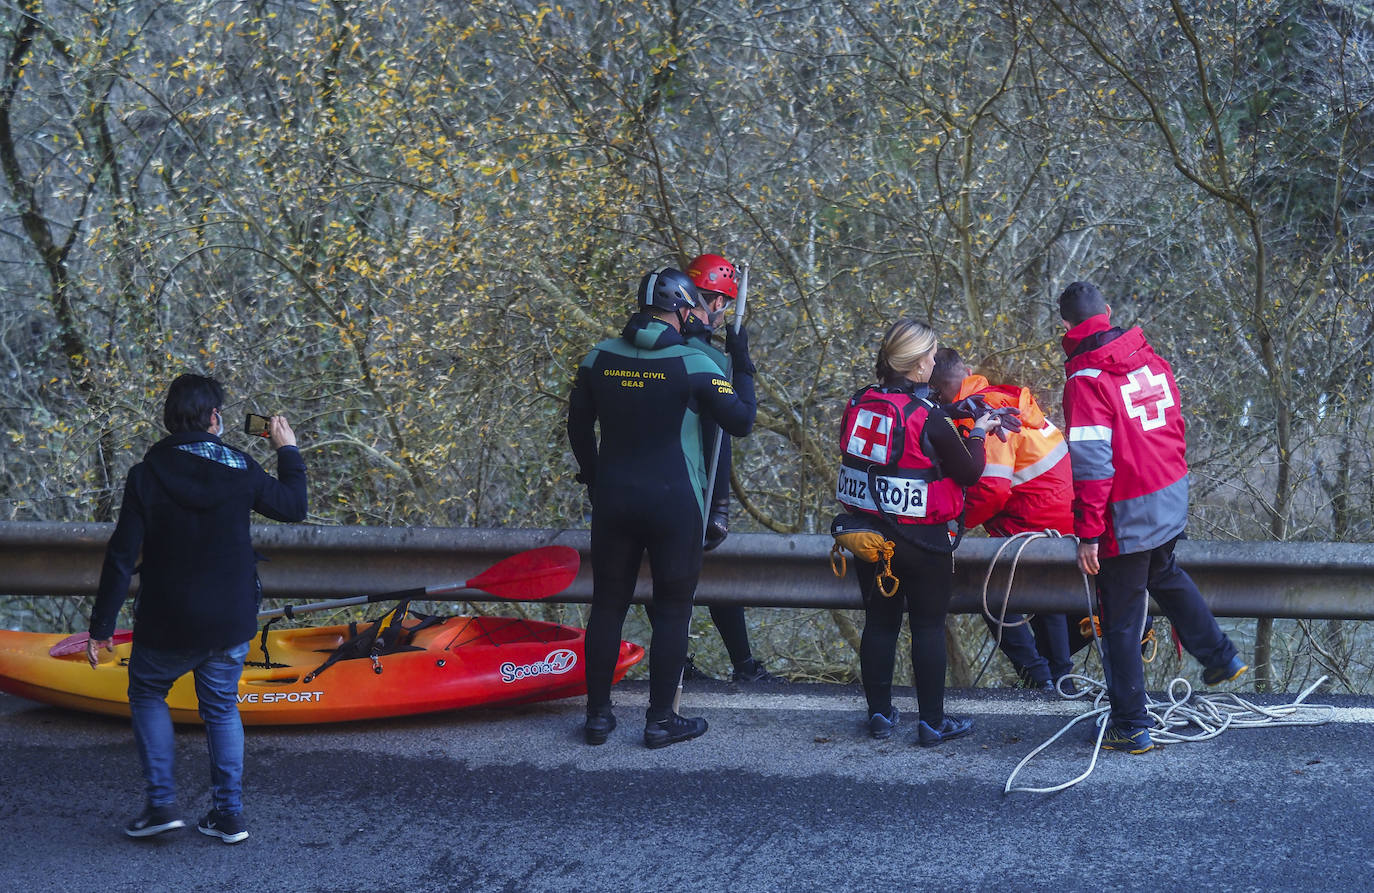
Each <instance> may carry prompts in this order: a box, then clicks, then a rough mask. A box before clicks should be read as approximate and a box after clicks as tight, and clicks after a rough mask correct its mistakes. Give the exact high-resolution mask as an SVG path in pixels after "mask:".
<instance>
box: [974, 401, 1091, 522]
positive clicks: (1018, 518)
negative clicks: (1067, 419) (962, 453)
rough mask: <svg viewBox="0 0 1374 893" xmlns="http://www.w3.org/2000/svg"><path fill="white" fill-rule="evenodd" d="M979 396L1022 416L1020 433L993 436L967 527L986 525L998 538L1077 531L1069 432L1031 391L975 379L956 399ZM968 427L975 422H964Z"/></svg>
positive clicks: (996, 407) (975, 491) (993, 405)
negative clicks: (1053, 420)
mask: <svg viewBox="0 0 1374 893" xmlns="http://www.w3.org/2000/svg"><path fill="white" fill-rule="evenodd" d="M974 394H978V395H980V396H982V398H983V399H984V400H986V401H987V405H988V406H989V407H991V408H993V409H1001V408H1012V409H1018V410H1020V412H1021V430H1020V432H1018V433H1012V432H1010V431H1009V432H1007V442H1006V443H1003V442H1002V439H1001V438H1000V437H998V436H997V435H996V434H989V435H988V438H987V440H986V441H985V446H984V449H985V450H986V455H987V464H986V465H985V466H984V467H983V476H982V477H981V478H979V479H978V483H977V484H974V485H973V486H972V487H970V488H969V489H968V492H967V493H966V494H965V510H964V523H965V524H966V525H967V526H968V527H977V526H978V525H979V524H982V525H983V526H984V528H986V530H987V531H988V533H991V534H992V535H994V536H1011V535H1012V534H1016V533H1024V532H1027V531H1033V530H1057V531H1059V532H1060V533H1064V534H1068V533H1072V532H1073V474H1072V472H1071V470H1070V465H1069V448H1068V444H1067V443H1065V441H1064V434H1063V432H1061V431H1060V430H1059V429H1058V428H1056V427H1055V426H1054V424H1053V423H1051V422H1050V420H1049V419H1047V418H1046V417H1045V413H1044V412H1043V411H1042V410H1041V409H1040V404H1039V403H1037V402H1036V401H1035V397H1034V396H1032V395H1031V392H1030V390H1029V389H1028V388H1022V387H1017V386H1015V385H990V384H988V380H987V379H986V378H984V377H983V376H981V375H970V376H969V377H968V378H965V379H964V381H963V384H962V385H961V386H960V388H959V396H958V397H957V398H956V399H957V400H962V399H964V398H965V397H969V396H972V395H974ZM959 425H960V426H962V427H964V428H965V429H971V428H972V427H973V419H960V420H959Z"/></svg>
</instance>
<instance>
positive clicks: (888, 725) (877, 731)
mask: <svg viewBox="0 0 1374 893" xmlns="http://www.w3.org/2000/svg"><path fill="white" fill-rule="evenodd" d="M901 721H902V715H901V713H899V712H897V705H896V704H893V705H892V715H891V716H884V715H883V714H881V713H875V714H873V715H872V716H870V717H869V718H868V734H869V736H870V737H872V738H876V739H878V740H879V741H886V740H887V739H889V738H891V737H892V730H893V729H895V728H897V724H898V723H899V722H901Z"/></svg>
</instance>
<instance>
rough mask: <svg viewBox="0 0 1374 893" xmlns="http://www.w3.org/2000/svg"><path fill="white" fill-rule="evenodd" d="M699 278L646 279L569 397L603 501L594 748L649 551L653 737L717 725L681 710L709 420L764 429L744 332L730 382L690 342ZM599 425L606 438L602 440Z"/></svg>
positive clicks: (676, 737) (595, 557) (582, 462)
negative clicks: (686, 330)
mask: <svg viewBox="0 0 1374 893" xmlns="http://www.w3.org/2000/svg"><path fill="white" fill-rule="evenodd" d="M699 303H700V301H699V298H698V295H697V289H696V286H695V285H693V284H692V281H691V280H690V279H689V278H688V277H687V276H686V275H685V274H683V273H682V272H681V271H680V270H675V269H672V268H666V269H662V270H657V271H654V272H652V273H649V274H647V275H645V277H644V278H643V280H641V281H640V284H639V311H638V312H637V313H635V314H634V315H633V316H631V317H630V320H629V322H628V323H627V324H626V325H625V328H624V330H623V331H622V332H621V334H620V336H619V337H618V338H608V339H606V340H605V341H602V342H601V343H599V344H597V345H596V346H595V347H593V348H592V350H591V352H590V353H588V354H587V356H586V358H585V359H583V361H582V363H581V364H580V365H579V366H578V369H577V377H576V380H575V382H574V384H573V388H572V391H571V393H570V394H569V397H568V441H569V445H570V446H571V447H572V452H573V456H574V457H575V459H576V460H577V466H578V474H577V480H579V481H581V482H583V483H585V484H586V485H587V492H588V495H589V496H590V497H591V503H592V525H591V527H592V529H591V559H592V607H591V612H590V614H589V615H588V618H587V636H586V661H585V668H586V674H587V719H586V723H585V724H584V726H583V735H584V737H585V739H586V741H587V743H588V744H594V745H596V744H604V743H605V742H606V741H607V739H608V738H609V736H610V734H611V732H613V731H614V730H615V725H616V721H615V714H614V712H613V711H612V709H611V682H612V676H613V671H614V669H615V662H616V658H617V656H618V654H619V650H620V640H621V633H622V630H623V627H624V624H625V615H626V612H628V611H629V608H630V602H631V598H632V596H633V595H634V590H635V583H636V581H637V580H638V577H639V567H640V564H641V562H642V559H643V557H644V553H645V552H647V553H648V554H649V567H650V571H651V574H652V577H653V610H654V618H655V622H654V629H653V636H652V639H651V641H650V646H649V707H648V710H647V711H645V716H644V719H645V723H644V743H645V745H647V746H648V747H651V748H658V747H666V746H667V745H670V744H674V743H676V742H679V741H687V740H689V739H691V738H695V737H697V736H698V735H701V734H703V733H704V732H705V731H706V728H707V725H706V720H705V719H702V718H700V717H694V718H689V717H683V716H680V715H678V714H677V713H676V712H675V711H674V710H673V698H674V694H675V693H676V690H677V682H678V679H679V678H680V677H681V674H682V665H683V661H684V660H685V658H686V655H687V633H688V627H689V624H690V622H691V617H692V597H693V594H694V593H695V592H696V586H697V576H698V574H699V573H700V571H701V556H702V548H701V542H702V532H703V530H704V528H705V523H706V501H705V491H706V489H707V486H706V476H707V472H706V465H705V460H704V454H705V449H704V448H703V447H702V445H701V443H700V436H701V423H700V419H701V417H703V416H711V417H713V418H714V419H715V420H716V422H717V423H718V424H719V425H720V426H721V427H722V428H723V429H724V430H726V431H727V432H730V433H732V434H736V435H739V436H743V435H745V434H748V433H749V430H750V428H751V427H752V426H753V424H754V365H753V363H752V361H751V360H750V358H749V339H748V334H747V333H746V332H743V331H741V332H739V333H738V334H734V333H732V336H731V337H730V338H729V339H727V341H726V345H725V347H726V350H727V351H729V352H730V356H731V357H732V358H733V360H734V366H735V370H736V372H737V373H738V374H737V376H736V380H735V382H734V383H731V382H730V381H729V380H727V379H726V378H725V377H724V376H723V375H722V374H721V371H720V367H719V366H717V365H716V364H715V362H714V361H712V360H711V359H709V358H708V357H706V356H705V355H704V354H703V353H702V352H701V351H700V350H698V349H697V348H695V347H692V346H689V345H688V344H687V342H686V339H685V338H684V336H683V334H682V329H683V327H684V326H686V325H687V324H688V323H689V322H690V321H692V320H695V319H696V317H695V316H694V315H693V313H692V311H693V309H694V308H695V307H696V306H697V305H698V304H699ZM598 429H599V436H598Z"/></svg>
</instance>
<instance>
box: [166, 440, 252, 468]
mask: <svg viewBox="0 0 1374 893" xmlns="http://www.w3.org/2000/svg"><path fill="white" fill-rule="evenodd" d="M177 449H179V450H184V451H186V452H188V453H191V454H193V455H196V456H199V457H201V458H202V459H209V460H210V461H212V462H218V463H219V464H221V465H228V466H229V467H230V468H237V469H239V470H240V471H242V470H243V469H245V468H247V467H248V462H247V461H246V460H245V459H244V458H243V456H242V455H241V454H240V453H238V452H236V451H235V450H231V449H229V448H228V447H227V446H225V445H224V444H222V443H220V442H219V441H217V440H196V441H192V442H191V443H180V444H177Z"/></svg>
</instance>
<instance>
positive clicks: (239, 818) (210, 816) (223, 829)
mask: <svg viewBox="0 0 1374 893" xmlns="http://www.w3.org/2000/svg"><path fill="white" fill-rule="evenodd" d="M196 828H197V829H198V830H199V831H200V833H201V834H208V835H210V836H211V837H218V838H219V839H220V840H222V841H224V842H225V843H238V842H239V841H241V840H247V839H248V827H247V826H246V825H245V824H244V821H243V813H238V814H235V815H230V814H229V813H227V812H220V811H219V810H218V809H212V810H210V811H209V812H207V813H206V814H205V818H203V819H201V820H200V824H199V825H197V826H196Z"/></svg>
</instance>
